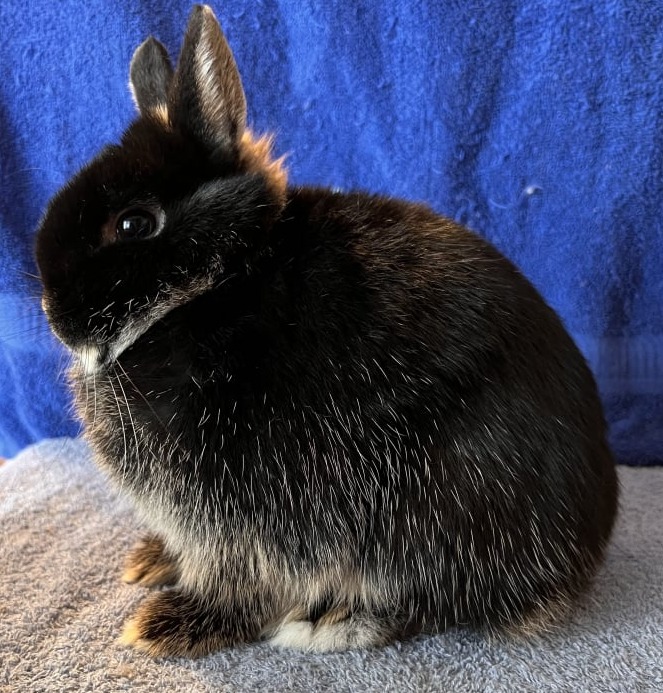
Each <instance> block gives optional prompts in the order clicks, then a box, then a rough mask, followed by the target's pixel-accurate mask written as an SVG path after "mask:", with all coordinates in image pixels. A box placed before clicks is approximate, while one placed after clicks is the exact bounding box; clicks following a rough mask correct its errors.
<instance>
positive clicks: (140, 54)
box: [129, 36, 173, 115]
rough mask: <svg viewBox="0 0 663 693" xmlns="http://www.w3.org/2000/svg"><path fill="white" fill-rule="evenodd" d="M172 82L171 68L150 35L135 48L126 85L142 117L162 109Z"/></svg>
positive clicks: (165, 56)
mask: <svg viewBox="0 0 663 693" xmlns="http://www.w3.org/2000/svg"><path fill="white" fill-rule="evenodd" d="M172 81H173V66H172V65H171V62H170V58H169V57H168V52H167V51H166V49H165V48H164V47H163V46H162V45H161V44H160V43H159V42H158V41H157V40H156V39H155V38H152V37H151V36H150V38H148V39H147V40H146V41H143V43H141V44H140V46H138V48H137V49H136V52H135V53H134V56H133V58H132V59H131V66H130V68H129V86H130V87H131V93H132V95H133V97H134V101H135V102H136V106H137V107H138V110H139V111H140V113H141V114H142V115H148V113H150V112H152V113H153V112H155V111H159V110H160V109H164V108H165V107H166V104H167V102H168V90H169V89H170V83H171V82H172Z"/></svg>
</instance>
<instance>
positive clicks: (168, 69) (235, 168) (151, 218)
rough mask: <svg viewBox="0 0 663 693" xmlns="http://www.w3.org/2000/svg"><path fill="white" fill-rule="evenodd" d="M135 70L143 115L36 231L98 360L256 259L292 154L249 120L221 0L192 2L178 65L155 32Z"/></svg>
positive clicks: (77, 342) (53, 310)
mask: <svg viewBox="0 0 663 693" xmlns="http://www.w3.org/2000/svg"><path fill="white" fill-rule="evenodd" d="M130 77H131V88H132V92H133V96H134V99H135V102H136V105H137V106H138V111H139V117H138V118H137V119H136V120H135V121H134V122H133V123H132V124H131V126H130V127H129V128H128V129H127V131H126V132H125V133H124V135H123V137H122V139H121V141H120V143H119V144H117V145H111V146H108V147H106V148H105V149H104V150H103V151H102V152H101V153H100V154H99V156H98V157H97V158H96V159H94V160H93V161H92V162H91V163H90V164H89V165H88V166H86V167H85V168H84V169H83V170H82V171H81V172H80V173H79V174H78V175H76V176H75V177H74V178H73V180H71V181H70V182H69V183H68V184H67V185H66V186H65V187H64V188H63V189H62V190H61V191H60V192H59V193H58V194H57V195H56V196H55V198H54V199H53V200H52V201H51V203H50V205H49V207H48V209H47V212H46V214H45V216H44V219H43V221H42V224H41V227H40V230H39V233H38V237H37V245H36V254H37V262H38V266H39V270H40V273H41V277H42V282H43V306H44V310H45V311H46V314H47V317H48V319H49V322H50V323H51V326H52V328H53V330H54V332H55V333H56V334H57V335H58V337H59V338H60V339H61V340H62V341H63V342H64V343H65V344H66V345H67V346H68V347H69V348H71V349H72V350H73V351H74V352H75V353H76V354H77V355H78V356H79V357H81V359H82V362H83V365H84V367H85V369H86V370H88V371H91V372H94V371H96V370H97V369H99V368H102V367H103V366H104V365H105V364H107V363H109V362H111V361H113V360H114V359H116V358H117V357H118V356H119V355H120V354H121V353H122V352H123V351H124V350H125V349H126V348H127V347H129V346H130V345H131V344H133V343H134V342H135V341H136V339H138V338H139V337H140V336H141V335H142V334H144V333H145V332H146V331H147V330H148V329H149V328H150V327H151V326H152V325H153V324H154V323H155V322H156V321H157V320H160V319H161V318H163V317H164V316H165V315H166V314H167V313H168V312H169V311H171V310H172V309H173V308H176V307H177V306H179V305H182V304H183V303H186V302H189V301H191V300H193V299H194V298H196V297H197V296H199V295H201V294H202V293H204V292H206V291H208V290H209V289H210V288H212V287H214V286H218V285H219V284H220V283H222V282H224V281H226V280H228V279H230V278H231V277H233V276H236V274H237V273H241V272H246V271H250V267H251V264H252V262H253V260H254V259H255V258H256V257H257V256H259V255H260V254H261V253H262V252H263V250H264V248H265V247H266V244H267V242H268V236H269V231H270V228H271V226H272V225H273V223H274V220H275V219H276V218H278V216H279V214H280V213H281V211H282V208H283V205H284V204H285V187H286V175H285V172H284V170H283V168H282V167H281V161H280V160H274V159H272V158H271V143H270V140H269V139H268V138H263V139H254V138H253V136H252V135H251V133H250V132H249V131H248V130H247V129H246V101H245V97H244V91H243V89H242V83H241V80H240V77H239V74H238V71H237V66H236V65H235V60H234V58H233V56H232V53H231V51H230V48H229V46H228V44H227V42H226V40H225V38H224V36H223V34H222V32H221V29H220V27H219V24H218V22H217V21H216V18H215V17H214V14H213V13H212V11H211V10H210V9H209V7H206V6H196V7H195V8H194V10H193V11H192V14H191V17H190V20H189V24H188V27H187V31H186V35H185V38H184V44H183V47H182V51H181V54H180V57H179V61H178V64H177V67H176V69H173V67H172V65H171V62H170V60H169V58H168V54H167V52H166V50H165V48H164V47H163V46H162V45H161V44H160V43H159V42H158V41H156V40H155V39H153V38H148V39H147V40H146V41H145V42H144V43H143V44H142V45H141V46H140V47H139V48H138V49H137V50H136V52H135V54H134V57H133V59H132V61H131V68H130Z"/></svg>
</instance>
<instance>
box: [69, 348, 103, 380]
mask: <svg viewBox="0 0 663 693" xmlns="http://www.w3.org/2000/svg"><path fill="white" fill-rule="evenodd" d="M74 354H76V356H77V358H78V362H79V363H80V365H81V368H82V369H83V373H85V375H94V374H95V373H97V372H98V371H99V369H100V368H101V366H102V364H103V357H102V355H101V350H100V349H99V347H98V346H97V345H96V344H86V345H85V346H82V347H79V348H78V349H74Z"/></svg>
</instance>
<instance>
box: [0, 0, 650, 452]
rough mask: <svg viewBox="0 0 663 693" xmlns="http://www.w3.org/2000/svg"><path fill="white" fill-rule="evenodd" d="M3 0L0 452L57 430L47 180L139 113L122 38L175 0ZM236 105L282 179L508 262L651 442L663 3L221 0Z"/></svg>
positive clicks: (632, 447)
mask: <svg viewBox="0 0 663 693" xmlns="http://www.w3.org/2000/svg"><path fill="white" fill-rule="evenodd" d="M168 5H169V7H168V9H167V10H166V9H165V8H164V3H161V2H157V1H156V0H152V1H147V0H146V1H143V2H129V1H128V0H117V1H115V2H104V1H103V0H87V1H86V2H73V1H72V0H59V1H58V2H53V0H34V1H33V2H31V3H25V2H18V1H17V0H3V2H2V3H0V35H1V36H0V37H1V38H2V40H1V41H0V71H1V73H0V76H1V79H0V128H1V130H0V132H1V133H2V137H1V141H0V192H1V195H0V269H1V271H0V384H1V385H2V396H1V397H0V454H5V455H7V454H12V453H13V452H15V451H16V450H18V449H19V448H20V447H22V446H24V445H26V444H27V443H30V442H31V441H34V440H37V439H39V438H42V437H44V436H52V435H59V434H64V433H71V432H74V431H75V430H76V424H75V423H74V422H73V419H72V417H71V415H70V409H69V404H68V397H67V394H66V389H65V387H64V385H63V380H62V378H61V374H62V371H63V365H64V364H65V363H66V358H65V357H63V354H62V353H61V351H60V350H59V349H58V347H57V345H56V344H55V343H54V341H53V339H52V338H50V337H49V335H48V331H47V328H46V327H45V322H44V320H43V319H42V317H41V315H40V311H39V301H38V298H37V297H38V293H39V288H38V283H37V282H36V281H35V279H34V278H33V277H31V276H30V275H31V274H33V273H34V272H35V266H34V262H33V259H32V242H33V236H34V229H35V227H36V225H37V223H38V220H39V216H40V213H41V211H42V210H43V208H44V205H45V203H46V201H47V200H48V198H49V197H50V196H51V195H52V194H53V193H54V192H55V190H56V189H57V188H58V187H59V186H60V185H61V184H63V183H64V182H65V181H66V180H67V178H68V177H69V176H70V175H71V174H72V173H74V172H75V171H76V169H77V168H78V167H79V166H81V165H82V164H83V163H84V162H85V161H86V160H87V159H88V158H89V157H90V156H91V155H93V154H94V153H95V152H96V151H97V150H98V149H99V147H100V146H101V145H102V144H103V143H106V142H108V141H112V140H114V139H116V138H117V137H118V135H119V134H120V133H121V131H122V130H123V128H124V126H125V125H126V124H127V123H128V122H129V120H130V119H131V118H132V116H133V105H132V102H131V99H130V96H129V92H128V89H127V74H128V64H129V60H130V58H131V54H132V52H133V49H134V48H135V47H136V46H137V45H138V44H139V43H140V42H141V40H142V39H143V38H145V37H146V36H147V35H148V34H150V33H153V34H154V35H156V36H157V37H159V38H160V39H161V40H162V41H163V42H164V43H165V45H166V46H167V47H168V48H169V49H170V50H171V52H172V53H173V54H174V55H176V52H177V50H178V48H179V44H180V41H181V37H182V32H183V29H184V26H185V22H186V18H187V15H188V12H189V10H190V3H189V2H183V1H182V0H171V2H169V3H168ZM214 9H215V11H216V13H217V16H218V17H219V18H220V20H221V22H222V24H223V26H224V28H225V31H226V33H227V35H228V38H229V40H230V43H231V45H232V47H233V49H234V51H235V54H236V58H237V62H238V64H239V67H240V70H241V72H242V75H243V79H244V84H245V88H246V92H247V97H248V102H249V113H250V121H251V123H252V125H253V126H254V128H255V129H256V130H258V131H267V130H272V131H275V132H276V134H277V147H278V151H279V152H281V153H284V152H287V153H289V166H290V171H291V180H292V181H293V182H295V183H305V182H309V183H322V184H325V185H330V186H336V187H339V188H343V189H349V188H353V187H359V188H364V189H369V190H375V191H380V192H383V193H389V194H392V195H397V196H401V197H405V198H408V199H413V200H423V201H426V202H428V203H429V204H430V205H432V206H433V207H434V208H435V209H437V210H439V211H440V212H443V213H445V214H447V215H449V216H451V217H454V218H455V219H457V220H459V221H461V222H463V223H465V224H467V225H469V226H470V227H471V228H473V229H475V230H476V231H478V232H480V233H481V234H483V235H485V236H486V237H488V238H489V239H491V240H492V241H493V242H494V243H495V244H496V245H497V246H498V247H499V248H501V249H502V250H503V251H504V252H505V253H506V254H507V255H508V256H509V257H511V258H512V259H513V260H514V261H515V262H516V263H518V264H519V265H520V267H521V268H522V269H523V271H524V272H525V274H527V275H528V276H529V277H530V278H531V279H532V280H533V282H534V283H535V284H536V285H537V286H538V288H539V289H540V290H541V292H542V293H543V294H544V296H545V297H546V298H547V300H548V301H549V302H550V303H551V304H552V306H553V307H554V308H556V309H557V311H558V312H559V313H560V314H561V316H562V317H563V319H564V321H565V323H566V325H567V327H568V329H569V330H570V332H571V333H572V334H573V336H574V337H575V339H576V341H577V342H578V344H579V345H580V347H581V348H582V349H583V351H584V353H585V354H586V356H587V357H588V359H589V361H590V364H591V366H592V367H593V369H594V372H595V374H596V376H597V378H598V381H599V385H600V389H601V392H602V395H603V398H604V402H605V407H606V412H607V416H608V419H609V421H610V425H611V440H612V443H613V446H614V449H615V451H616V453H617V455H618V456H619V458H620V460H621V461H623V462H626V463H633V464H638V463H640V464H650V463H656V462H659V463H661V462H663V300H662V299H663V231H662V223H663V222H662V218H663V214H662V211H663V210H662V209H661V207H662V200H663V176H662V170H661V169H662V165H663V127H662V125H663V123H662V117H663V6H662V4H661V3H660V2H658V1H656V2H654V1H651V2H642V0H622V1H621V2H619V1H617V0H606V1H605V2H603V3H596V2H593V0H549V1H548V2H545V3H532V2H528V1H527V0H511V1H509V0H503V1H499V0H465V1H464V2H448V3H444V2H439V1H433V0H429V1H428V2H426V1H425V0H424V1H423V2H422V0H413V1H412V2H405V1H403V0H347V1H346V2H342V3H341V2H333V1H331V0H330V1H329V2H318V1H314V0H250V1H249V0H232V1H228V2H226V3H224V4H218V3H217V4H215V5H214Z"/></svg>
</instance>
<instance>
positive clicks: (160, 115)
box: [150, 103, 170, 130]
mask: <svg viewBox="0 0 663 693" xmlns="http://www.w3.org/2000/svg"><path fill="white" fill-rule="evenodd" d="M150 115H152V116H154V119H155V120H158V121H159V122H160V123H161V124H162V125H163V126H165V128H166V129H167V130H170V114H169V113H168V106H166V104H165V103H160V104H159V105H158V106H155V107H154V108H152V109H150Z"/></svg>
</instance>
